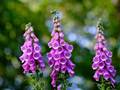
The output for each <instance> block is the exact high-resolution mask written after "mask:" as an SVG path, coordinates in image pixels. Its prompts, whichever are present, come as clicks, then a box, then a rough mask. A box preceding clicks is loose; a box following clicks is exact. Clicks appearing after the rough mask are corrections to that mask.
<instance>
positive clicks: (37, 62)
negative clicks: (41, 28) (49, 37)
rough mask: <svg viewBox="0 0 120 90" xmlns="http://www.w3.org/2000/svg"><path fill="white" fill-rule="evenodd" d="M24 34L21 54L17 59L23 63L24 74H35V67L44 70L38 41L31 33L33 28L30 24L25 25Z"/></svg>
mask: <svg viewBox="0 0 120 90" xmlns="http://www.w3.org/2000/svg"><path fill="white" fill-rule="evenodd" d="M25 30H26V31H25V33H24V35H23V36H24V38H25V42H24V44H23V45H22V46H21V50H22V52H23V54H22V55H21V56H20V57H19V58H20V60H21V62H22V63H23V65H22V67H23V69H24V73H35V72H36V69H37V67H39V68H40V69H41V70H44V68H45V64H44V62H43V59H42V55H41V48H40V45H39V40H38V38H37V37H36V36H35V34H34V33H33V28H32V26H30V24H28V25H26V29H25Z"/></svg>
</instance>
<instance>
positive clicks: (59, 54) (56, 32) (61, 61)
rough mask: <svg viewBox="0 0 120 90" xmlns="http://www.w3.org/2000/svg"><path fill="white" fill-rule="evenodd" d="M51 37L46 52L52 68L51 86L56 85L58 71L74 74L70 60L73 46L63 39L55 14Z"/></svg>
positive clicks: (58, 20)
mask: <svg viewBox="0 0 120 90" xmlns="http://www.w3.org/2000/svg"><path fill="white" fill-rule="evenodd" d="M53 24H54V27H53V31H52V34H51V36H52V39H51V40H50V42H49V43H48V46H49V48H52V49H51V51H50V52H49V53H48V54H47V57H48V64H49V66H50V67H51V68H52V71H51V74H50V77H51V78H52V82H51V84H52V86H53V87H56V80H57V76H58V74H59V73H64V74H65V73H68V74H69V75H70V76H73V75H74V70H73V69H74V67H75V65H74V64H73V63H72V61H71V60H70V58H71V52H72V50H73V46H72V45H70V44H68V43H67V42H65V41H64V33H63V32H62V30H61V26H60V19H59V17H58V16H56V17H55V18H54V19H53Z"/></svg>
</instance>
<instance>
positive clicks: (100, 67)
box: [92, 26, 116, 86]
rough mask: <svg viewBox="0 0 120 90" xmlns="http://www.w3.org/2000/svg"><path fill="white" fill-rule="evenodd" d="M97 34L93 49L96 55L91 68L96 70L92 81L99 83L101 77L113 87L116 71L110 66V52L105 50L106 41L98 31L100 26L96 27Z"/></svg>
mask: <svg viewBox="0 0 120 90" xmlns="http://www.w3.org/2000/svg"><path fill="white" fill-rule="evenodd" d="M97 29H98V32H97V35H96V37H95V38H96V41H97V43H96V45H95V47H94V49H95V51H96V55H95V57H94V58H93V64H92V68H93V70H96V72H95V74H94V76H93V77H94V79H95V80H96V81H99V79H100V76H102V77H103V78H104V79H105V80H107V81H110V82H111V84H112V85H113V86H114V84H115V79H114V77H115V75H116V70H115V68H114V66H112V60H111V57H112V52H111V51H109V50H108V49H107V46H106V41H105V38H104V35H103V32H102V31H101V30H100V26H98V28H97Z"/></svg>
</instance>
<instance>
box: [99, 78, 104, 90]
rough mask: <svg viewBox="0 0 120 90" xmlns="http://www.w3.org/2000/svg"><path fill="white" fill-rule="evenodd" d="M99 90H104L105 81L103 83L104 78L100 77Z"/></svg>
mask: <svg viewBox="0 0 120 90" xmlns="http://www.w3.org/2000/svg"><path fill="white" fill-rule="evenodd" d="M100 89H101V90H105V81H104V78H103V77H102V78H101V88H100Z"/></svg>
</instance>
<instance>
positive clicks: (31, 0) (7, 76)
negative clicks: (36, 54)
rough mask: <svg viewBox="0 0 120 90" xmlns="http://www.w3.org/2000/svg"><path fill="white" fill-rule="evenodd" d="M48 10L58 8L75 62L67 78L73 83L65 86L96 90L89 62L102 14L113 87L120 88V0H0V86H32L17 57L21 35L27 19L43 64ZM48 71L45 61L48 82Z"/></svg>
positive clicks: (6, 89)
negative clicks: (37, 41)
mask: <svg viewBox="0 0 120 90" xmlns="http://www.w3.org/2000/svg"><path fill="white" fill-rule="evenodd" d="M52 10H59V11H60V17H61V18H62V25H63V29H64V33H65V40H66V41H68V42H69V43H71V44H73V45H74V51H73V53H72V61H73V62H74V63H75V64H76V67H75V72H76V74H75V76H74V77H73V78H69V81H70V82H72V83H73V84H72V87H69V88H68V90H98V89H97V87H96V82H95V81H94V79H93V78H92V76H93V74H94V71H93V70H92V69H91V64H92V57H93V56H94V50H93V46H94V44H95V39H94V36H95V34H96V23H97V21H98V19H99V18H102V23H103V26H104V28H105V30H104V33H105V37H106V39H107V41H108V46H109V49H110V50H111V51H112V52H113V57H112V60H113V65H114V66H115V68H116V69H117V75H116V80H117V84H116V90H120V0H0V90H32V88H31V86H30V85H29V83H28V82H30V81H29V79H28V77H27V76H26V75H25V74H23V72H22V71H23V70H22V67H21V62H20V61H19V59H18V57H19V56H20V55H21V54H22V52H21V51H20V46H21V45H22V44H23V42H24V39H23V36H22V35H23V33H24V28H25V24H27V23H28V22H31V23H32V25H33V27H34V31H35V34H36V35H37V37H38V38H39V40H40V44H41V47H42V54H43V55H44V59H45V61H46V64H47V59H46V53H47V52H48V51H49V50H50V49H49V48H48V46H47V43H48V41H49V40H50V38H51V36H50V32H51V29H52V27H51V25H52V23H51V19H52V18H51V14H50V12H51V11H52ZM49 72H50V69H49V67H48V65H47V69H46V70H45V72H44V76H45V77H46V82H47V83H49V84H50V78H49ZM48 86H49V87H48V90H51V86H50V85H48Z"/></svg>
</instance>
